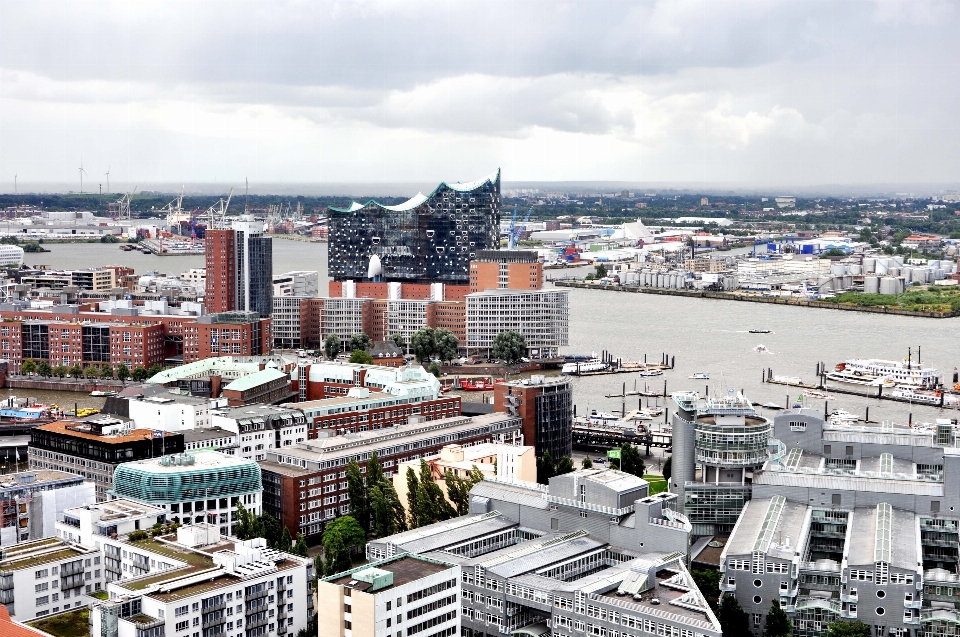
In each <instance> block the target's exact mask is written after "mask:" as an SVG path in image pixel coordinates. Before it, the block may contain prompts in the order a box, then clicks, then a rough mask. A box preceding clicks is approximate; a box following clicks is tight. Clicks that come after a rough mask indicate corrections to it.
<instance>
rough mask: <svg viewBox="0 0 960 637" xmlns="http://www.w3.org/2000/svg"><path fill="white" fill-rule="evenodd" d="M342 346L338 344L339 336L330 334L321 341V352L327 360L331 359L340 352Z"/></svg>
mask: <svg viewBox="0 0 960 637" xmlns="http://www.w3.org/2000/svg"><path fill="white" fill-rule="evenodd" d="M341 349H343V346H342V345H341V344H340V337H339V336H337V335H336V334H330V335H329V336H327V338H325V339H324V341H323V353H324V355H326V357H327V359H328V360H333V359H335V358H336V357H337V354H339V353H340V350H341Z"/></svg>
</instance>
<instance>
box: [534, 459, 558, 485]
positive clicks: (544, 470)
mask: <svg viewBox="0 0 960 637" xmlns="http://www.w3.org/2000/svg"><path fill="white" fill-rule="evenodd" d="M554 475H556V467H555V466H554V464H553V458H551V457H550V452H549V451H544V452H543V455H542V456H540V458H538V459H537V482H539V483H540V484H550V478H552V477H553V476H554Z"/></svg>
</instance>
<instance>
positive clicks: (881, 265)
mask: <svg viewBox="0 0 960 637" xmlns="http://www.w3.org/2000/svg"><path fill="white" fill-rule="evenodd" d="M889 270H890V266H889V265H888V262H887V260H886V259H877V269H876V272H877V275H879V276H883V275H885V274H887V272H888V271H889Z"/></svg>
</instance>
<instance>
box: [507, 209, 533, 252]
mask: <svg viewBox="0 0 960 637" xmlns="http://www.w3.org/2000/svg"><path fill="white" fill-rule="evenodd" d="M532 212H533V206H531V207H530V210H527V216H526V217H524V218H523V223H521V224H520V225H519V226H517V207H516V206H514V207H513V219H511V221H510V232H509V234H508V235H507V248H508V249H509V250H514V249H516V247H517V243H519V242H520V233H522V232H523V230H524V228H526V227H527V222H528V221H530V213H532Z"/></svg>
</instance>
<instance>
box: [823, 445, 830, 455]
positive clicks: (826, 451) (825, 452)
mask: <svg viewBox="0 0 960 637" xmlns="http://www.w3.org/2000/svg"><path fill="white" fill-rule="evenodd" d="M830 450H831V447H830V445H823V455H825V456H829V455H830Z"/></svg>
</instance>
